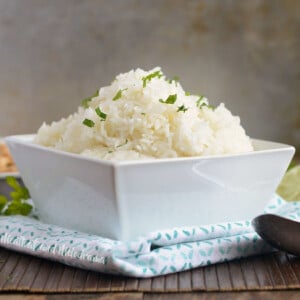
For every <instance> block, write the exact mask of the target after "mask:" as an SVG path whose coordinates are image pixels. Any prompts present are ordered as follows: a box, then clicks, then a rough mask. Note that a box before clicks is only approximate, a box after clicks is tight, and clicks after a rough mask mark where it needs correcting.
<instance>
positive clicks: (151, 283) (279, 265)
mask: <svg viewBox="0 0 300 300" xmlns="http://www.w3.org/2000/svg"><path fill="white" fill-rule="evenodd" d="M299 291H300V258H297V257H294V256H290V255H286V254H285V253H282V252H277V253H274V254H270V255H263V256H255V257H250V258H245V259H240V260H236V261H231V262H226V263H222V264H217V265H211V266H207V267H202V268H197V269H194V270H191V271H185V272H181V273H177V274H170V275H166V276H160V277H155V278H152V279H135V278H129V277H119V276H110V275H105V274H100V273H95V272H89V271H85V270H81V269H76V268H72V267H68V266H65V265H63V264H60V263H56V262H51V261H47V260H44V259H40V258H36V257H33V256H28V255H23V254H20V253H17V252H13V251H8V250H5V249H4V248H0V292H1V293H0V300H2V299H8V300H9V299H23V298H24V299H30V300H40V299H102V300H103V299H172V300H176V299H183V300H184V299H237V298H238V299H283V298H284V297H288V298H289V300H292V299H300V292H299Z"/></svg>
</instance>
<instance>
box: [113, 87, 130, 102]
mask: <svg viewBox="0 0 300 300" xmlns="http://www.w3.org/2000/svg"><path fill="white" fill-rule="evenodd" d="M126 90H128V89H127V88H125V89H123V90H118V92H117V93H116V95H115V96H114V97H113V99H112V100H113V101H116V100H118V99H120V98H121V97H122V93H123V91H126Z"/></svg>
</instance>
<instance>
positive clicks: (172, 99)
mask: <svg viewBox="0 0 300 300" xmlns="http://www.w3.org/2000/svg"><path fill="white" fill-rule="evenodd" d="M176 99H177V95H176V94H174V95H170V96H169V97H168V98H167V99H166V100H162V99H159V102H161V103H165V104H174V103H175V101H176Z"/></svg>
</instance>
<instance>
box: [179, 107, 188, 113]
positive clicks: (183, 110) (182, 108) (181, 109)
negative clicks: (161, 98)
mask: <svg viewBox="0 0 300 300" xmlns="http://www.w3.org/2000/svg"><path fill="white" fill-rule="evenodd" d="M187 110H188V108H186V107H185V106H184V105H181V106H178V108H177V111H178V112H179V111H182V112H186V111H187Z"/></svg>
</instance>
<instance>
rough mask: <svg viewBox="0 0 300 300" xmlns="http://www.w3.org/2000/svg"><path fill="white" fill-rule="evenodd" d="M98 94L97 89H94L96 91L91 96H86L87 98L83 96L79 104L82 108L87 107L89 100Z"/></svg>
mask: <svg viewBox="0 0 300 300" xmlns="http://www.w3.org/2000/svg"><path fill="white" fill-rule="evenodd" d="M98 96H99V90H98V91H96V93H95V94H94V95H93V96H91V97H88V98H85V99H83V100H82V101H81V106H82V107H84V108H88V107H89V102H90V101H91V100H92V99H93V98H95V97H98Z"/></svg>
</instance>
